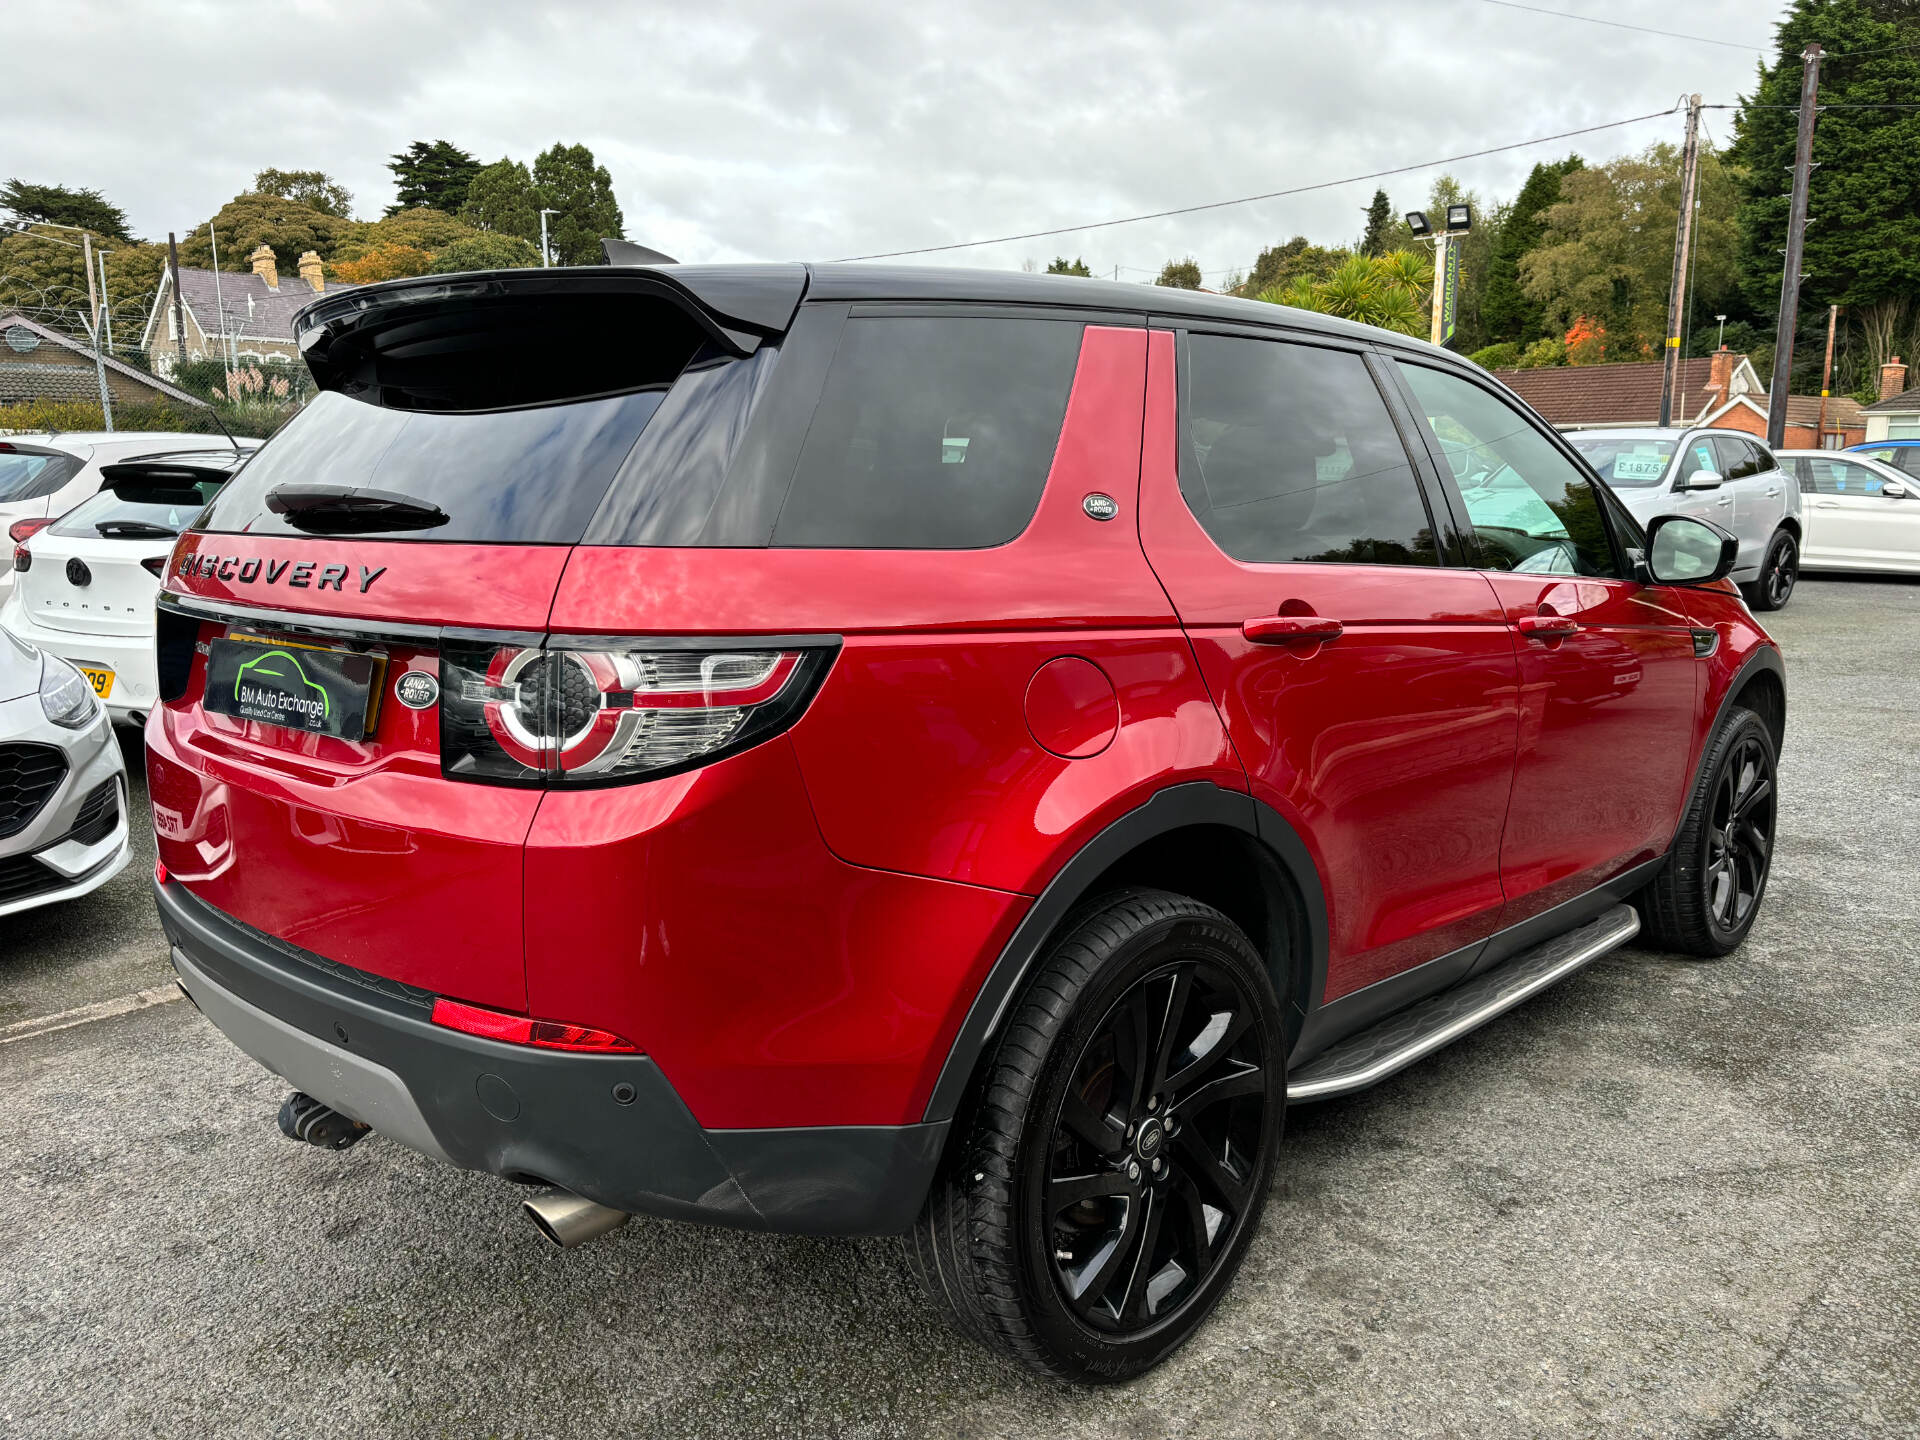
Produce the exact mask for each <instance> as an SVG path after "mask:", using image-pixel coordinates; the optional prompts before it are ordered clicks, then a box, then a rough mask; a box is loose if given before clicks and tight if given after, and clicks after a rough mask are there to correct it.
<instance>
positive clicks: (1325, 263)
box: [1235, 235, 1350, 296]
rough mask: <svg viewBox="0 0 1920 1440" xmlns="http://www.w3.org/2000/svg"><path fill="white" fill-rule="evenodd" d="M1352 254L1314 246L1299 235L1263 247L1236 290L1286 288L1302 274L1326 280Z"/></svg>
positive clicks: (1259, 293)
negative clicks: (1280, 242) (1283, 242)
mask: <svg viewBox="0 0 1920 1440" xmlns="http://www.w3.org/2000/svg"><path fill="white" fill-rule="evenodd" d="M1349 253H1350V252H1348V251H1346V250H1342V249H1337V248H1336V249H1328V248H1327V247H1325V246H1322V245H1315V244H1314V243H1313V242H1312V241H1310V240H1308V239H1307V237H1306V236H1304V235H1296V236H1294V237H1293V239H1291V240H1289V241H1287V242H1286V243H1285V244H1284V245H1269V246H1268V247H1267V248H1266V249H1264V250H1262V251H1261V252H1260V255H1259V258H1258V259H1256V260H1255V261H1254V262H1253V268H1252V269H1251V270H1249V271H1248V272H1247V278H1246V279H1245V280H1243V281H1241V282H1240V287H1239V289H1238V290H1237V291H1236V292H1235V293H1236V294H1240V295H1252V296H1262V295H1265V294H1266V292H1267V291H1269V290H1275V289H1281V288H1284V287H1285V286H1286V285H1288V284H1290V283H1291V282H1292V281H1293V280H1294V279H1295V278H1296V277H1299V276H1305V277H1306V278H1307V279H1309V280H1324V279H1326V278H1327V277H1328V276H1329V275H1331V274H1332V273H1333V272H1334V270H1335V269H1336V268H1338V266H1339V265H1340V263H1341V262H1342V261H1344V260H1345V259H1346V258H1347V256H1348V254H1349Z"/></svg>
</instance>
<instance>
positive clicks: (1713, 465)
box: [1673, 435, 1726, 490]
mask: <svg viewBox="0 0 1920 1440" xmlns="http://www.w3.org/2000/svg"><path fill="white" fill-rule="evenodd" d="M1720 463H1721V462H1720V460H1719V459H1718V458H1717V457H1716V456H1715V455H1714V453H1713V441H1711V440H1709V439H1708V438H1707V437H1706V436H1704V435H1696V436H1694V437H1693V443H1692V444H1691V445H1689V446H1687V453H1686V454H1685V455H1683V456H1682V457H1681V459H1680V469H1679V472H1678V474H1677V476H1676V478H1675V479H1674V482H1673V488H1674V489H1676V490H1684V489H1685V488H1686V485H1687V482H1688V481H1689V480H1691V479H1692V478H1693V477H1694V476H1695V475H1696V474H1698V473H1699V472H1700V471H1702V470H1711V471H1713V472H1714V473H1715V474H1716V475H1721V478H1722V479H1725V478H1726V477H1725V476H1724V474H1722V473H1721V470H1720Z"/></svg>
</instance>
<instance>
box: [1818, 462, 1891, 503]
mask: <svg viewBox="0 0 1920 1440" xmlns="http://www.w3.org/2000/svg"><path fill="white" fill-rule="evenodd" d="M1800 463H1801V464H1802V465H1804V466H1805V467H1806V469H1807V472H1808V476H1809V478H1810V479H1811V481H1812V484H1811V485H1807V486H1803V487H1802V488H1803V489H1807V490H1811V491H1812V492H1813V493H1814V494H1817V495H1878V494H1879V493H1880V487H1881V486H1882V485H1884V484H1885V483H1886V482H1885V481H1884V480H1883V479H1882V478H1881V477H1880V475H1879V474H1878V473H1876V472H1875V471H1872V470H1869V469H1868V468H1867V467H1866V466H1864V465H1855V464H1853V463H1852V462H1851V461H1848V460H1814V459H1804V460H1802V461H1801V462H1800Z"/></svg>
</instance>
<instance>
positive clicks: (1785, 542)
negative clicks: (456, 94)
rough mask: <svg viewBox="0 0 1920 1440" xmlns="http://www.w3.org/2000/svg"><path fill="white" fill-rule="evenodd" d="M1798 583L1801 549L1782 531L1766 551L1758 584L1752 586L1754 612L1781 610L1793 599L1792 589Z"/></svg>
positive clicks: (1791, 537)
mask: <svg viewBox="0 0 1920 1440" xmlns="http://www.w3.org/2000/svg"><path fill="white" fill-rule="evenodd" d="M1799 580H1800V547H1799V545H1797V544H1796V543H1794V538H1793V536H1791V535H1789V534H1787V533H1786V532H1785V531H1784V530H1783V531H1781V532H1780V533H1779V534H1777V535H1775V536H1774V537H1773V543H1772V544H1771V545H1769V546H1768V547H1767V558H1766V562H1765V563H1764V564H1763V565H1762V566H1761V567H1760V580H1759V583H1758V584H1756V585H1755V586H1754V593H1753V601H1754V605H1753V608H1754V609H1756V610H1783V609H1785V608H1786V604H1787V601H1788V600H1790V599H1792V598H1793V587H1794V586H1795V585H1796V584H1797V583H1799Z"/></svg>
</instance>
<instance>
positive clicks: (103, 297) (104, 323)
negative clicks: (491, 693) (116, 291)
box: [98, 246, 113, 350]
mask: <svg viewBox="0 0 1920 1440" xmlns="http://www.w3.org/2000/svg"><path fill="white" fill-rule="evenodd" d="M98 259H99V263H100V328H101V329H102V330H103V331H105V332H106V336H107V349H109V350H111V349H113V302H112V301H111V300H109V299H108V298H107V251H106V247H105V246H102V247H101V249H100V254H99V257H98Z"/></svg>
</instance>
